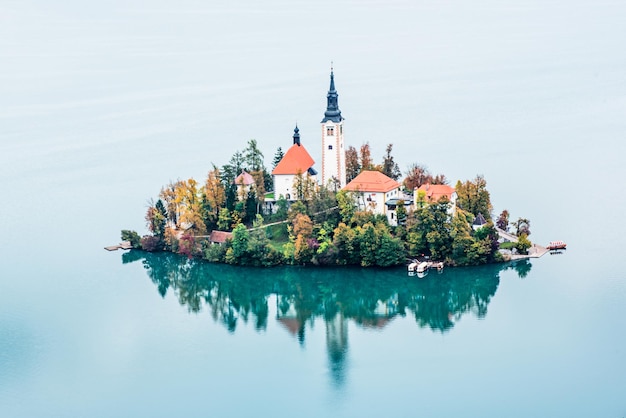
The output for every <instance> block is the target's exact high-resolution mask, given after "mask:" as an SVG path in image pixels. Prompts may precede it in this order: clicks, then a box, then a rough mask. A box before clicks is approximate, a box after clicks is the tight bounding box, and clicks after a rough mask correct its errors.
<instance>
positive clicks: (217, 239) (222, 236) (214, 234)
mask: <svg viewBox="0 0 626 418" xmlns="http://www.w3.org/2000/svg"><path fill="white" fill-rule="evenodd" d="M229 239H233V233H232V232H226V231H216V230H214V231H211V235H210V236H209V242H210V243H211V244H220V245H221V244H224V243H225V242H226V241H228V240H229Z"/></svg>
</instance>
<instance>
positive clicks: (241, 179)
mask: <svg viewBox="0 0 626 418" xmlns="http://www.w3.org/2000/svg"><path fill="white" fill-rule="evenodd" d="M254 183H255V182H254V177H252V176H251V175H250V174H248V173H247V172H245V171H242V172H241V174H239V175H238V176H237V178H236V179H235V184H238V185H239V184H243V185H244V186H249V185H251V184H254Z"/></svg>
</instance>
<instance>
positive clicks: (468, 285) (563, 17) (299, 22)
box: [0, 0, 626, 417]
mask: <svg viewBox="0 0 626 418" xmlns="http://www.w3.org/2000/svg"><path fill="white" fill-rule="evenodd" d="M624 16H626V4H624V3H623V2H617V1H605V0H601V1H594V2H591V1H580V0H578V1H577V0H574V1H568V2H565V1H562V0H553V1H545V0H543V1H539V0H528V1H524V2H517V1H515V2H505V3H503V2H498V1H495V0H478V1H475V2H470V3H467V2H465V3H462V4H459V3H458V2H427V1H412V2H408V1H407V2H405V1H389V2H382V1H369V2H356V1H335V2H330V1H318V2H306V1H303V2H286V1H278V0H270V1H267V2H264V3H263V4H261V3H257V2H251V1H242V2H226V1H215V2H211V3H210V4H209V3H206V2H204V3H203V2H197V1H193V0H183V1H178V2H172V1H169V0H158V1H151V2H144V1H141V0H131V1H121V0H110V1H106V2H98V3H97V4H88V3H85V2H78V1H72V0H65V1H61V2H54V3H50V2H43V1H35V0H26V1H20V2H10V1H9V2H4V3H3V4H0V180H1V181H0V185H1V186H0V191H1V192H2V193H1V196H2V197H3V201H2V204H0V231H1V239H0V254H1V255H0V257H1V258H0V259H1V260H2V263H1V270H0V271H1V272H0V411H1V413H0V415H2V416H7V417H41V416H46V417H75V416H89V417H100V416H101V417H111V416H119V417H135V416H151V417H158V416H182V415H185V416H189V417H195V416H198V417H199V416H229V417H240V416H241V417H245V416H251V415H256V416H272V417H283V416H284V417H287V416H296V415H297V416H305V417H320V416H345V417H348V416H364V417H369V416H391V415H394V416H442V417H453V416H454V417H455V416H478V417H502V416H507V417H515V416H519V417H528V416H568V417H590V416H593V417H623V416H626V401H625V399H626V396H624V394H625V393H626V361H625V360H624V359H625V358H626V336H625V330H626V303H625V302H626V273H625V271H624V267H623V256H622V253H621V249H622V248H624V244H626V242H625V241H626V239H625V233H626V228H625V227H624V226H623V222H622V217H623V208H624V206H625V204H626V198H625V194H624V193H623V192H622V191H621V187H622V183H623V181H624V179H626V169H625V168H624V156H625V155H626V145H625V143H626V141H624V137H625V134H626V71H625V70H626V54H624V53H623V45H624V42H625V41H626V22H624ZM331 60H332V61H334V67H335V77H336V78H335V81H336V85H337V89H338V92H339V106H340V108H341V110H342V114H343V116H344V117H345V118H346V122H345V135H346V142H347V144H348V145H353V146H357V147H358V146H360V145H361V144H362V143H364V142H365V141H369V142H370V144H371V146H372V150H373V154H374V156H375V158H377V160H381V159H382V155H383V153H384V149H385V146H386V144H387V143H389V142H391V143H393V144H394V153H393V154H394V155H395V157H396V160H397V161H398V162H399V164H400V166H401V168H403V169H405V168H406V167H407V166H408V165H409V164H410V163H413V162H419V163H423V164H426V165H427V166H428V167H429V168H430V170H431V171H433V172H434V173H445V174H446V175H447V177H448V178H449V179H451V180H452V182H455V181H456V180H457V179H461V180H465V179H468V178H472V177H474V176H475V175H476V174H483V175H484V176H485V178H486V179H487V183H488V188H489V190H490V192H491V195H492V202H493V204H494V207H495V212H496V213H499V212H500V211H501V210H502V209H505V208H506V209H508V210H509V211H510V212H511V215H512V217H513V218H514V219H516V218H517V217H520V216H521V217H526V218H529V219H530V221H531V230H532V234H531V236H530V238H531V239H532V240H534V241H536V242H538V243H540V244H546V243H547V242H548V241H550V240H557V239H560V240H564V241H566V242H567V243H568V250H567V251H566V253H565V254H559V255H546V256H544V257H543V258H541V259H538V260H533V261H531V262H530V263H524V264H519V265H513V266H511V265H503V266H486V267H480V268H468V269H446V271H444V272H443V273H442V274H436V273H430V274H429V275H428V276H427V277H426V278H424V279H419V280H418V279H417V278H410V277H408V276H407V275H406V273H405V271H404V269H403V268H398V269H390V270H360V269H322V270H318V269H306V268H280V269H269V270H258V269H257V270H255V269H241V268H232V267H229V266H222V265H210V264H202V263H191V262H189V261H187V260H186V259H184V258H179V257H176V256H171V255H164V256H154V255H146V254H143V253H126V254H122V253H121V252H118V253H108V252H106V251H104V250H103V247H104V246H106V245H111V244H114V243H117V242H118V241H119V231H120V230H121V229H136V230H138V231H140V232H142V233H143V232H145V225H144V221H143V216H144V213H145V209H146V202H147V201H148V200H149V199H150V198H153V197H155V196H156V195H157V194H158V191H159V189H160V187H161V186H162V185H163V184H165V183H167V182H168V181H170V180H175V179H177V178H187V177H194V178H196V179H199V180H202V179H204V177H205V175H206V172H207V171H208V170H209V169H210V168H211V163H216V164H218V165H221V164H224V163H225V162H226V161H227V160H228V159H229V158H230V156H231V155H232V154H233V153H234V152H235V151H236V150H238V149H242V148H244V147H245V144H246V142H247V141H248V139H250V138H256V139H257V141H258V143H259V146H260V147H261V149H262V150H263V152H264V153H265V157H266V164H268V165H269V164H270V163H271V159H272V156H273V154H274V152H275V150H276V148H277V147H278V146H282V147H283V149H285V148H286V147H288V146H289V145H290V143H291V134H292V130H293V127H294V125H295V124H296V122H297V123H298V126H299V127H300V133H301V135H302V142H303V144H304V145H305V146H306V147H307V149H309V151H310V152H311V154H312V156H313V158H314V159H316V161H320V158H319V155H320V150H319V121H320V120H321V118H322V116H323V111H324V109H325V95H326V91H327V89H328V75H329V67H330V61H331Z"/></svg>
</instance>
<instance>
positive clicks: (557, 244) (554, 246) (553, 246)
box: [546, 241, 567, 251]
mask: <svg viewBox="0 0 626 418" xmlns="http://www.w3.org/2000/svg"><path fill="white" fill-rule="evenodd" d="M566 247H567V244H566V243H564V242H563V241H552V242H550V244H548V246H547V247H546V248H547V249H548V250H550V251H554V250H565V249H566Z"/></svg>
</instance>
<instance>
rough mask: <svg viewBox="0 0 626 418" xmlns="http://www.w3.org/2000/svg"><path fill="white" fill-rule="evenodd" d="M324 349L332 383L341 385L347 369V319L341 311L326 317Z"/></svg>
mask: <svg viewBox="0 0 626 418" xmlns="http://www.w3.org/2000/svg"><path fill="white" fill-rule="evenodd" d="M326 350H327V351H328V360H329V363H330V364H329V366H330V373H331V376H332V379H333V383H334V384H335V385H337V386H343V384H344V382H345V380H346V369H347V365H346V357H347V355H348V321H347V320H346V319H345V318H344V317H343V313H342V312H341V311H339V312H337V314H336V315H335V316H334V317H333V318H332V319H326Z"/></svg>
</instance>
